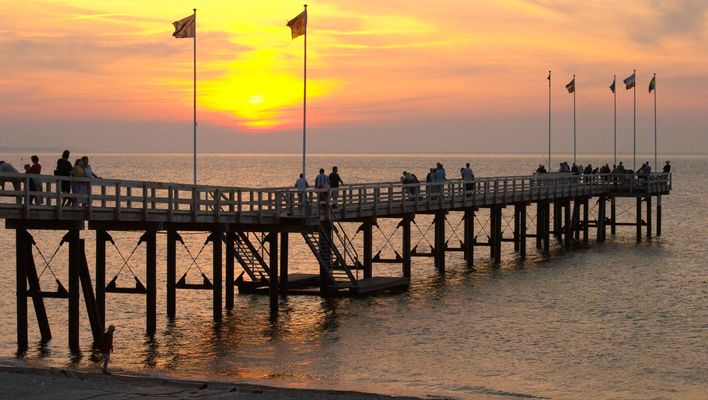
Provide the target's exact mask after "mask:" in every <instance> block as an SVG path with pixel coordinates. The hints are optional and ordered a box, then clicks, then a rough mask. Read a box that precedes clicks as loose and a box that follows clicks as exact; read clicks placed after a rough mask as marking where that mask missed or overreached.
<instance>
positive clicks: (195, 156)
mask: <svg viewBox="0 0 708 400" xmlns="http://www.w3.org/2000/svg"><path fill="white" fill-rule="evenodd" d="M194 184H195V185H196V184H197V9H196V8H195V9H194Z"/></svg>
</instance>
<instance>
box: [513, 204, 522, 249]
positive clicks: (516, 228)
mask: <svg viewBox="0 0 708 400" xmlns="http://www.w3.org/2000/svg"><path fill="white" fill-rule="evenodd" d="M520 214H521V204H514V251H515V252H518V251H519V238H520V230H521V224H520V219H519V218H520Z"/></svg>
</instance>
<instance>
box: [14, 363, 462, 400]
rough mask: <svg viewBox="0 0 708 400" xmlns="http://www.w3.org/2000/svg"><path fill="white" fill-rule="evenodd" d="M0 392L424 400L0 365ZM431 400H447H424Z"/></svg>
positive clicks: (60, 396) (21, 395)
mask: <svg viewBox="0 0 708 400" xmlns="http://www.w3.org/2000/svg"><path fill="white" fill-rule="evenodd" d="M0 388H1V389H0V390H2V393H3V396H7V397H8V398H12V399H55V400H64V399H66V400H69V399H77V398H82V399H87V398H100V397H107V398H112V397H115V398H126V397H125V396H134V397H140V398H145V399H152V398H160V399H164V398H168V399H193V398H202V397H208V398H210V399H249V400H265V399H273V400H285V399H303V398H307V399H312V400H324V399H331V398H336V399H341V400H384V399H390V400H423V398H421V397H411V396H392V395H384V394H377V393H367V392H357V391H349V390H328V389H301V388H285V387H277V386H268V385H258V384H250V383H238V382H231V383H229V382H225V381H211V380H186V379H175V378H165V377H157V376H149V375H130V374H125V373H116V374H112V375H103V374H100V373H93V372H85V371H78V370H73V369H70V368H41V367H31V366H18V365H12V366H11V365H2V364H0ZM426 397H427V398H435V399H441V400H442V399H451V398H446V397H438V396H426Z"/></svg>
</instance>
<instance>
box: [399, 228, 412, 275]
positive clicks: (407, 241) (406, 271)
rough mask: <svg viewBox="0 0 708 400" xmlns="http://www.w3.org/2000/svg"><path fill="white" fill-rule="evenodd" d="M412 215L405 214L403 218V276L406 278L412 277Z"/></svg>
mask: <svg viewBox="0 0 708 400" xmlns="http://www.w3.org/2000/svg"><path fill="white" fill-rule="evenodd" d="M411 220H412V217H411V216H408V215H406V216H404V217H403V220H401V228H402V231H403V232H402V233H403V240H402V243H401V247H402V253H403V265H402V266H401V269H402V272H403V276H404V277H406V278H410V277H411Z"/></svg>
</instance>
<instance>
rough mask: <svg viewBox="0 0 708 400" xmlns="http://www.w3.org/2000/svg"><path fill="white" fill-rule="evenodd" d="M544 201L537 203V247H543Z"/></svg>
mask: <svg viewBox="0 0 708 400" xmlns="http://www.w3.org/2000/svg"><path fill="white" fill-rule="evenodd" d="M543 220H544V215H543V202H541V201H539V202H537V203H536V248H537V249H540V248H542V247H543Z"/></svg>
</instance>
